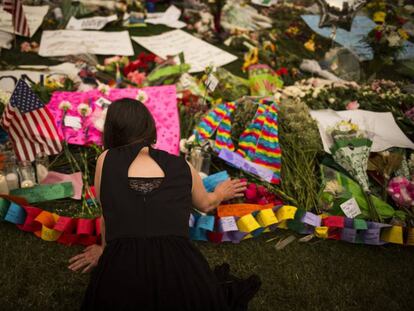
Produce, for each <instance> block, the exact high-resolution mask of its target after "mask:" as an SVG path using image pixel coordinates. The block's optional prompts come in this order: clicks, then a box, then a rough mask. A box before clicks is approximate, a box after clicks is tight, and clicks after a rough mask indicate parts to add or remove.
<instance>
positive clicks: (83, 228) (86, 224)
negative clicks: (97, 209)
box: [76, 218, 95, 235]
mask: <svg viewBox="0 0 414 311" xmlns="http://www.w3.org/2000/svg"><path fill="white" fill-rule="evenodd" d="M94 227H95V219H85V218H79V220H78V228H77V229H76V233H77V234H86V235H92V234H93V231H94Z"/></svg>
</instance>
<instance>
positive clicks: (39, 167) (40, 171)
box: [36, 164, 49, 183]
mask: <svg viewBox="0 0 414 311" xmlns="http://www.w3.org/2000/svg"><path fill="white" fill-rule="evenodd" d="M36 173H37V181H38V182H39V183H40V182H41V181H42V180H43V179H45V178H46V176H47V174H49V171H48V170H47V168H46V166H44V165H43V164H36Z"/></svg>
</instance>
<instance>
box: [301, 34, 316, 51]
mask: <svg viewBox="0 0 414 311" xmlns="http://www.w3.org/2000/svg"><path fill="white" fill-rule="evenodd" d="M314 38H315V36H312V37H311V38H310V39H309V40H308V41H306V42H305V44H304V45H303V46H304V47H305V49H307V50H308V51H311V52H315V40H314Z"/></svg>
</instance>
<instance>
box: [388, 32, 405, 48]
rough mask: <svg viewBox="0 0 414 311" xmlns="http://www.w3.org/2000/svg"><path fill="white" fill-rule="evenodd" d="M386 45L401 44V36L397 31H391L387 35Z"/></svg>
mask: <svg viewBox="0 0 414 311" xmlns="http://www.w3.org/2000/svg"><path fill="white" fill-rule="evenodd" d="M387 41H388V45H389V46H390V47H393V46H400V45H401V44H402V40H401V37H400V36H399V35H398V34H397V33H393V34H391V35H389V36H388V37H387Z"/></svg>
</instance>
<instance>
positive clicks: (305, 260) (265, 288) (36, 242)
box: [0, 223, 414, 311]
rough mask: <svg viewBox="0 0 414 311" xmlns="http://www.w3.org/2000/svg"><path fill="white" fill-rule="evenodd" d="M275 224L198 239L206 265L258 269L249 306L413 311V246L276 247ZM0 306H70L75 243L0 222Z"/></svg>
mask: <svg viewBox="0 0 414 311" xmlns="http://www.w3.org/2000/svg"><path fill="white" fill-rule="evenodd" d="M288 234H290V233H289V232H287V231H280V232H277V233H271V234H267V235H264V236H261V237H259V238H256V239H251V240H247V241H243V242H242V243H240V244H238V245H233V244H218V245H216V244H212V243H197V246H198V247H199V248H200V249H201V251H202V252H203V253H204V254H205V256H206V257H207V259H208V261H209V262H210V264H211V265H212V266H214V265H216V264H220V263H222V262H228V263H230V265H231V268H232V271H233V273H235V274H236V275H238V276H247V275H249V274H251V273H256V274H258V275H259V276H260V277H261V279H262V282H263V285H262V288H261V290H260V291H259V293H258V295H257V296H256V298H255V299H254V300H253V301H252V303H251V306H250V310H324V311H326V310H413V309H414V295H413V290H414V285H413V282H414V265H413V263H414V249H413V248H409V247H401V246H392V245H389V246H366V245H353V244H348V243H343V242H337V241H323V240H314V241H312V242H309V243H306V244H302V243H297V242H293V243H292V244H290V245H288V246H287V247H286V248H284V249H283V250H280V251H277V250H276V249H275V247H274V246H275V244H276V241H272V242H266V241H267V240H269V239H270V238H272V237H274V236H276V235H277V236H281V237H282V236H286V235H288ZM0 237H1V238H0V239H1V242H0V310H76V309H77V308H78V307H79V304H80V303H81V300H82V295H83V292H84V290H85V287H86V285H87V282H88V276H87V275H82V274H77V273H73V272H71V271H70V270H68V269H67V260H68V259H69V257H71V256H72V255H75V254H76V253H78V252H79V251H81V250H82V247H78V246H71V247H68V246H64V245H60V244H57V243H54V242H45V241H42V240H40V239H38V238H37V237H35V236H34V235H32V234H30V233H25V232H21V231H19V230H18V229H17V228H16V227H15V226H14V225H12V224H9V223H1V224H0Z"/></svg>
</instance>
